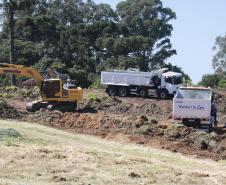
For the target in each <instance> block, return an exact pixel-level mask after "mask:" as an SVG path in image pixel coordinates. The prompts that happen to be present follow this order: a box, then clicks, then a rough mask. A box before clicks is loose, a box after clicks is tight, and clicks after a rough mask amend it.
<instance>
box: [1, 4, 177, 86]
mask: <svg viewBox="0 0 226 185" xmlns="http://www.w3.org/2000/svg"><path fill="white" fill-rule="evenodd" d="M5 2H6V1H3V4H2V5H3V6H2V7H3V9H2V11H6V10H5V9H4V7H5V5H6V4H5ZM12 6H13V8H14V10H15V13H16V15H15V18H16V22H15V33H16V35H15V45H16V48H15V51H16V53H15V55H16V59H17V63H18V64H23V65H27V66H34V67H36V68H37V69H38V70H40V71H46V70H47V68H48V67H50V66H54V67H55V68H56V69H57V70H58V71H59V72H60V73H67V74H69V75H70V77H71V79H72V80H74V82H75V83H76V84H77V85H80V86H82V87H88V86H90V85H93V86H99V81H98V79H97V78H96V76H97V75H99V74H100V71H102V70H105V69H113V68H117V69H127V68H129V67H137V68H140V70H143V71H147V70H149V67H151V68H154V67H155V66H164V61H165V59H167V58H168V57H170V56H172V55H174V54H175V53H176V51H175V50H174V49H172V45H171V43H170V36H171V32H172V30H173V27H172V25H171V20H173V19H175V18H176V15H175V13H174V12H173V11H172V10H171V9H169V8H165V7H163V5H162V2H161V1H160V0H142V1H138V0H126V1H122V2H120V3H119V4H118V5H117V8H116V10H113V9H112V8H111V6H110V5H108V4H95V3H94V2H93V1H90V2H83V1H82V2H79V1H75V0H67V1H60V0H56V1H47V0H31V1H27V0H20V1H14V0H13V1H12ZM8 30H9V29H8V23H7V21H6V19H4V20H3V27H2V30H1V32H0V62H8V61H9V37H8Z"/></svg>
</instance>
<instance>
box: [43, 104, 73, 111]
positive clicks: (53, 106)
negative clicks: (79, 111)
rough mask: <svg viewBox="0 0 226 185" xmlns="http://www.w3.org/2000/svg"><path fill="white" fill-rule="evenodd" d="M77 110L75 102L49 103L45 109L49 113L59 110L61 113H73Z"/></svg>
mask: <svg viewBox="0 0 226 185" xmlns="http://www.w3.org/2000/svg"><path fill="white" fill-rule="evenodd" d="M76 108H77V103H75V102H54V103H49V104H48V106H47V109H48V110H49V111H53V110H59V111H61V112H74V111H75V110H76Z"/></svg>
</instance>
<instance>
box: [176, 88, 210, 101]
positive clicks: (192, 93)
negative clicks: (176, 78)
mask: <svg viewBox="0 0 226 185" xmlns="http://www.w3.org/2000/svg"><path fill="white" fill-rule="evenodd" d="M211 95H212V93H211V90H206V89H203V90H202V89H180V90H178V92H177V99H199V100H210V99H211Z"/></svg>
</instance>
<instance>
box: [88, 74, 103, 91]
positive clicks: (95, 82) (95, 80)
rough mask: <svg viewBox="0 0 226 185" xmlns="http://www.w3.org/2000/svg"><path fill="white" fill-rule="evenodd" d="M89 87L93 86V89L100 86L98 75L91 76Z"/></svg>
mask: <svg viewBox="0 0 226 185" xmlns="http://www.w3.org/2000/svg"><path fill="white" fill-rule="evenodd" d="M90 88H93V89H100V88H102V85H101V83H100V76H94V77H93V81H92V84H91V85H90Z"/></svg>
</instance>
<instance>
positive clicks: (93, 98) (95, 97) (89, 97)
mask: <svg viewBox="0 0 226 185" xmlns="http://www.w3.org/2000/svg"><path fill="white" fill-rule="evenodd" d="M86 99H87V100H89V101H99V97H98V95H97V94H95V93H92V92H89V93H88V94H87V96H86Z"/></svg>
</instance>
